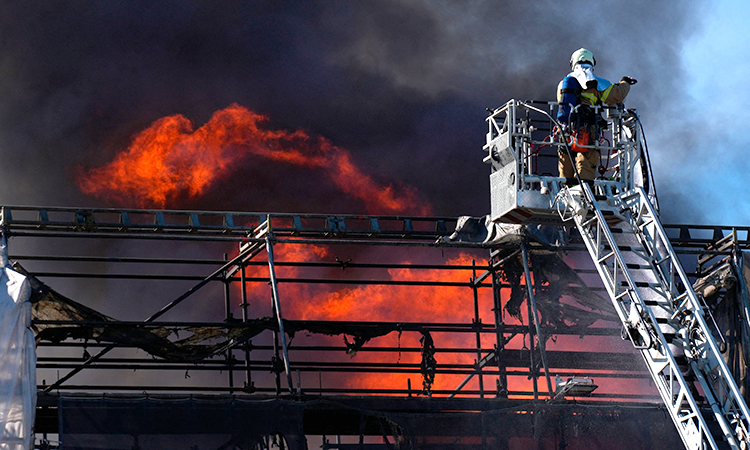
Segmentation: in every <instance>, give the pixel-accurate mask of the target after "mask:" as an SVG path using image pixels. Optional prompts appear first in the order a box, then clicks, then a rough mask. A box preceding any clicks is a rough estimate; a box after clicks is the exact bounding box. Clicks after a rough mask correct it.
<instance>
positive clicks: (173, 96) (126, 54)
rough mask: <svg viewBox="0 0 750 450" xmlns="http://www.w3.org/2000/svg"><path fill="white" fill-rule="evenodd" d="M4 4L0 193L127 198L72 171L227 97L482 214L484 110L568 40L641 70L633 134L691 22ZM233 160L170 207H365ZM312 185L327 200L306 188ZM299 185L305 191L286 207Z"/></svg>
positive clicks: (480, 9)
mask: <svg viewBox="0 0 750 450" xmlns="http://www.w3.org/2000/svg"><path fill="white" fill-rule="evenodd" d="M1 8H2V11H1V14H0V33H1V34H0V36H1V37H0V39H1V40H0V52H1V53H0V89H1V91H0V92H2V103H1V104H0V165H1V167H2V185H1V186H0V188H1V189H2V195H1V196H0V203H4V204H35V205H61V206H78V205H83V206H123V207H125V206H134V205H107V204H105V203H104V201H103V200H100V199H96V198H91V197H86V196H83V194H81V193H80V192H79V191H78V190H77V188H76V187H75V182H74V177H76V176H81V173H82V172H81V171H79V170H77V168H78V167H79V166H84V167H92V166H98V165H102V164H104V163H106V162H109V161H110V160H112V158H113V157H114V155H115V154H116V153H118V152H119V151H121V150H122V149H124V148H125V147H126V146H127V144H128V142H129V139H130V137H131V136H133V135H134V134H135V133H137V132H139V131H141V130H142V129H144V128H146V127H147V126H148V125H150V124H151V123H152V122H153V121H154V120H156V119H159V118H161V117H163V116H166V115H172V114H184V115H185V116H187V117H189V118H190V119H191V120H193V121H194V122H195V123H196V124H198V125H200V124H202V123H203V122H205V121H206V120H208V118H209V117H210V116H211V114H212V113H213V112H214V111H216V110H218V109H221V108H224V107H226V106H228V105H230V104H232V103H235V102H236V103H239V104H241V105H243V106H246V107H248V108H250V109H252V110H255V111H258V112H260V113H264V114H267V115H268V116H269V117H270V120H271V124H272V127H273V128H280V129H288V130H294V129H298V128H301V129H305V130H307V131H309V132H311V133H313V134H316V135H321V136H324V137H326V138H328V139H330V140H331V141H332V142H333V143H334V144H335V145H338V146H340V147H344V148H346V149H348V150H350V151H351V152H352V153H353V155H354V158H355V160H356V161H357V163H358V164H359V165H360V166H361V167H362V168H363V171H364V172H365V173H369V174H372V175H373V176H375V177H377V178H379V179H380V180H382V181H383V182H384V183H391V182H402V183H405V184H408V185H412V186H414V187H416V188H417V189H418V190H419V191H420V192H421V193H422V195H423V196H424V197H425V198H427V199H429V200H430V202H431V203H432V204H433V205H434V211H435V214H439V215H461V214H472V215H482V214H485V213H487V212H488V209H489V194H488V182H487V174H488V169H487V167H485V166H484V165H483V164H482V163H481V158H482V156H483V155H482V151H481V147H482V144H483V140H484V133H485V125H484V121H483V119H484V117H485V111H484V108H485V107H493V106H498V105H500V104H501V103H503V102H505V101H506V100H508V99H510V98H520V99H531V98H533V99H550V100H551V99H553V98H554V90H555V86H556V84H557V82H558V81H559V79H560V78H561V77H562V76H564V75H565V74H566V73H567V69H568V58H569V55H570V53H571V52H572V51H573V50H575V49H577V48H579V47H581V46H586V47H588V48H590V49H592V50H593V51H594V52H595V54H596V55H597V60H598V61H597V62H598V65H597V71H598V73H599V75H601V76H604V77H607V78H610V79H613V80H617V79H619V77H620V76H621V75H625V74H629V75H632V76H634V77H636V78H638V79H639V80H640V83H639V84H638V85H636V86H635V87H634V89H633V91H632V94H631V96H630V98H629V100H628V106H631V107H638V108H639V110H640V111H641V113H642V117H643V121H644V125H645V126H646V129H647V132H648V130H649V126H650V124H653V123H654V121H655V120H656V119H657V118H658V117H659V115H660V114H662V113H663V112H664V111H667V110H668V109H669V108H670V107H673V105H672V103H670V102H674V101H675V100H674V97H673V91H674V89H675V88H676V86H677V85H678V83H679V82H680V79H681V73H680V69H679V60H678V53H679V51H680V48H681V47H680V46H681V43H682V42H683V41H684V40H685V38H686V35H687V34H688V33H689V32H690V30H691V29H692V28H691V27H692V25H693V24H694V22H695V20H696V17H695V11H693V8H694V7H693V6H692V5H690V4H683V3H679V4H669V5H667V4H660V3H656V4H655V3H653V2H649V1H645V0H641V1H635V2H602V3H597V4H592V3H591V2H584V1H575V2H547V1H544V2H510V1H503V2H495V1H492V2H491V1H473V2H433V1H429V2H428V1H424V2H420V1H393V0H392V1H379V2H320V3H316V2H271V1H261V2H239V1H227V2H221V3H216V2H199V1H193V2H190V1H164V2H145V1H142V2H138V1H136V2H83V1H77V2H51V1H40V2H8V1H4V2H2V7H1ZM655 151H658V150H655ZM247 166H250V164H248V165H243V167H242V170H241V171H238V172H237V173H236V174H235V175H234V176H233V177H232V178H231V179H228V180H227V181H226V183H227V185H228V186H231V189H227V190H222V189H221V187H220V186H219V187H217V188H216V189H215V191H218V192H214V193H212V195H211V197H212V198H211V199H210V200H209V199H203V200H200V199H199V200H197V201H193V202H192V203H189V204H184V205H183V204H181V205H168V206H167V207H174V208H176V207H189V208H197V209H230V210H276V211H282V210H283V211H288V210H294V209H295V208H297V207H299V206H301V205H306V206H308V207H309V206H310V205H313V206H314V207H317V208H319V210H320V212H340V211H339V210H340V209H345V210H346V211H345V212H355V213H356V212H362V211H363V210H362V209H360V208H359V204H358V203H356V202H354V201H352V200H351V199H346V200H344V199H342V200H341V201H339V202H337V201H330V200H325V201H324V200H316V198H324V197H325V198H330V197H331V195H330V193H329V192H328V191H329V190H330V186H329V185H326V184H325V183H322V182H321V183H318V182H317V177H320V176H321V175H320V174H310V177H308V178H306V177H305V174H300V173H299V171H290V170H289V169H288V168H283V167H277V166H274V165H271V164H266V165H255V166H252V167H247ZM657 177H658V174H657ZM259 184H262V186H259ZM318 184H319V185H320V186H321V192H322V193H325V196H323V195H320V196H316V195H315V194H316V193H315V192H314V186H316V185H318ZM657 184H658V180H657ZM311 186H312V187H313V190H312V191H311ZM300 188H304V192H308V193H309V192H312V194H310V195H312V197H313V198H312V199H310V198H308V199H306V201H305V202H304V203H300V204H299V205H298V204H295V203H294V202H293V201H292V200H291V199H293V198H295V193H297V192H303V191H302V190H301V189H300ZM222 192H223V194H222ZM247 192H252V193H253V195H252V196H250V195H246V193H247ZM341 196H342V198H343V197H346V196H345V194H343V193H342V194H341ZM217 197H218V198H217ZM677 200H680V199H677ZM670 203H671V204H672V205H674V207H675V208H678V207H679V205H680V203H679V202H678V203H677V204H675V203H674V202H665V204H670ZM331 209H334V210H335V211H331Z"/></svg>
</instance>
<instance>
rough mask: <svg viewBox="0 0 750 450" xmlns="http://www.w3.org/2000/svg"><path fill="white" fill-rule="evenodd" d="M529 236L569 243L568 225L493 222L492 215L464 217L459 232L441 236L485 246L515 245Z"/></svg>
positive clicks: (547, 242) (550, 242) (556, 244)
mask: <svg viewBox="0 0 750 450" xmlns="http://www.w3.org/2000/svg"><path fill="white" fill-rule="evenodd" d="M525 238H529V239H532V240H534V241H537V242H539V243H541V244H543V245H547V246H552V247H561V246H564V245H566V244H567V243H568V232H567V231H566V229H565V228H564V227H558V226H550V225H515V224H509V223H499V222H493V221H492V220H491V219H490V216H484V217H470V216H461V217H459V218H458V221H457V222H456V229H455V231H454V232H453V233H452V234H451V235H450V236H447V237H443V238H441V239H440V242H445V243H476V244H483V245H515V244H520V243H521V242H523V240H524V239H525Z"/></svg>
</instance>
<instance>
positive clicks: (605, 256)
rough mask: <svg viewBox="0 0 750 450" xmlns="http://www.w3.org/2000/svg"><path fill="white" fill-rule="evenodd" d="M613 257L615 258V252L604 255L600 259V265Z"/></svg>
mask: <svg viewBox="0 0 750 450" xmlns="http://www.w3.org/2000/svg"><path fill="white" fill-rule="evenodd" d="M613 256H615V252H609V253H607V254H606V255H604V256H602V257H601V258H599V264H601V263H603V262H604V261H605V260H607V259H609V258H611V257H613Z"/></svg>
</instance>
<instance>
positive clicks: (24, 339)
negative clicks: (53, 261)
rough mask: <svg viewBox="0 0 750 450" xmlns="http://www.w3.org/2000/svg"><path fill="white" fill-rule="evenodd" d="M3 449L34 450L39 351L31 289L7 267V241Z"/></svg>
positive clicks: (2, 254)
mask: <svg viewBox="0 0 750 450" xmlns="http://www.w3.org/2000/svg"><path fill="white" fill-rule="evenodd" d="M0 258H1V261H2V269H0V278H1V279H2V284H3V286H4V288H3V289H2V290H0V352H1V353H0V361H2V365H0V426H1V427H2V436H0V448H2V449H3V450H6V449H7V450H22V449H29V448H32V447H33V443H34V431H33V428H34V417H35V413H36V348H35V344H34V333H33V332H32V331H31V328H30V326H31V303H30V302H29V298H30V295H31V288H30V286H29V283H28V280H27V279H26V277H25V276H23V275H22V274H20V273H18V272H16V271H14V270H13V269H12V268H11V267H10V266H9V265H8V251H7V246H6V242H5V237H4V236H3V238H2V243H0Z"/></svg>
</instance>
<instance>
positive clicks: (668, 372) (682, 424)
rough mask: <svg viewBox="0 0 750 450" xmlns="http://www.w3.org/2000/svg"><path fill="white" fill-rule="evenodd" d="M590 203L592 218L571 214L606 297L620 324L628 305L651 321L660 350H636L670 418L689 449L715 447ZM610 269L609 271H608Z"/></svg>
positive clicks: (625, 320) (626, 321) (663, 340)
mask: <svg viewBox="0 0 750 450" xmlns="http://www.w3.org/2000/svg"><path fill="white" fill-rule="evenodd" d="M583 189H584V190H585V191H587V192H586V195H587V196H589V198H593V194H592V192H591V190H590V188H589V187H588V185H585V184H584V185H583ZM592 206H593V211H594V214H595V216H594V218H592V219H586V217H585V215H575V216H574V219H575V222H576V225H577V227H578V229H579V231H580V232H581V235H582V237H583V240H584V243H585V244H586V247H587V248H588V250H589V253H590V254H591V256H592V257H593V258H594V262H595V265H596V268H597V271H598V272H599V274H600V276H601V277H602V280H603V281H604V284H605V288H606V289H607V291H608V293H609V294H610V298H611V300H612V302H613V305H614V306H615V309H616V311H617V313H618V315H619V316H620V319H621V321H622V322H623V325H624V326H626V327H628V326H629V325H631V319H632V317H631V314H630V311H631V308H632V307H635V308H640V311H638V313H639V314H638V315H639V316H640V317H642V318H643V319H646V318H648V320H650V321H651V324H652V327H651V328H652V331H653V332H655V333H656V334H657V336H658V339H659V340H660V343H661V345H660V348H661V350H662V351H658V350H657V349H656V348H654V346H649V347H648V348H640V349H639V351H640V353H641V355H642V356H643V358H644V360H645V362H646V365H647V367H648V369H649V371H650V373H651V376H652V378H653V379H654V382H655V384H656V387H657V390H658V391H659V394H660V395H661V396H662V400H663V401H664V403H665V404H666V405H667V406H668V410H669V412H670V417H671V418H672V420H673V422H674V423H675V426H676V428H677V430H678V432H679V434H680V437H681V438H682V440H683V442H684V443H685V445H686V447H687V448H689V449H693V448H695V449H703V448H704V445H703V443H705V444H708V445H709V446H710V448H712V449H717V448H718V447H717V445H716V442H715V441H714V439H713V436H712V435H711V433H710V432H709V431H708V426H707V424H706V422H705V418H704V417H703V416H702V415H701V414H700V410H699V408H698V406H697V402H696V401H695V399H694V398H693V396H692V394H691V393H690V391H689V389H688V385H687V381H686V380H685V378H684V377H683V376H682V373H681V372H680V368H679V366H678V365H677V362H676V360H675V358H674V355H673V354H672V352H671V350H670V349H669V346H668V345H667V341H666V338H665V337H664V335H663V334H662V333H661V330H660V329H659V327H658V326H654V324H656V320H655V318H654V317H653V315H652V313H651V311H650V310H649V309H648V307H646V306H645V302H644V301H643V299H642V298H641V297H640V294H639V292H638V289H637V287H636V285H635V282H634V281H633V278H632V275H631V274H630V272H629V270H628V268H627V266H626V265H625V263H624V261H623V258H622V255H621V254H620V252H619V250H618V247H617V244H616V242H615V240H614V237H613V236H612V233H611V231H610V230H609V228H608V226H607V224H606V220H605V218H604V214H603V213H602V211H601V210H600V209H599V208H598V206H597V205H596V204H595V203H592ZM592 222H593V224H592ZM593 227H595V228H596V236H591V234H590V233H588V231H589V230H588V228H593ZM602 238H604V239H602ZM604 243H606V244H607V245H608V246H609V247H610V250H611V253H612V254H611V255H609V256H608V257H607V256H606V255H605V256H604V257H602V256H601V249H602V248H603V245H602V244H604ZM610 258H611V259H613V263H612V267H609V266H608V265H607V264H606V259H610ZM610 270H612V271H613V272H612V273H610ZM617 273H619V274H620V275H621V276H622V277H623V280H622V281H624V282H625V284H626V287H625V291H624V292H622V293H619V292H618V291H617V284H618V283H617ZM621 294H626V295H621ZM625 297H628V299H629V300H630V303H629V304H627V303H626V302H625ZM631 305H632V306H631ZM640 312H645V313H646V314H645V315H646V317H643V316H642V315H641V314H640ZM735 448H739V447H735Z"/></svg>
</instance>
